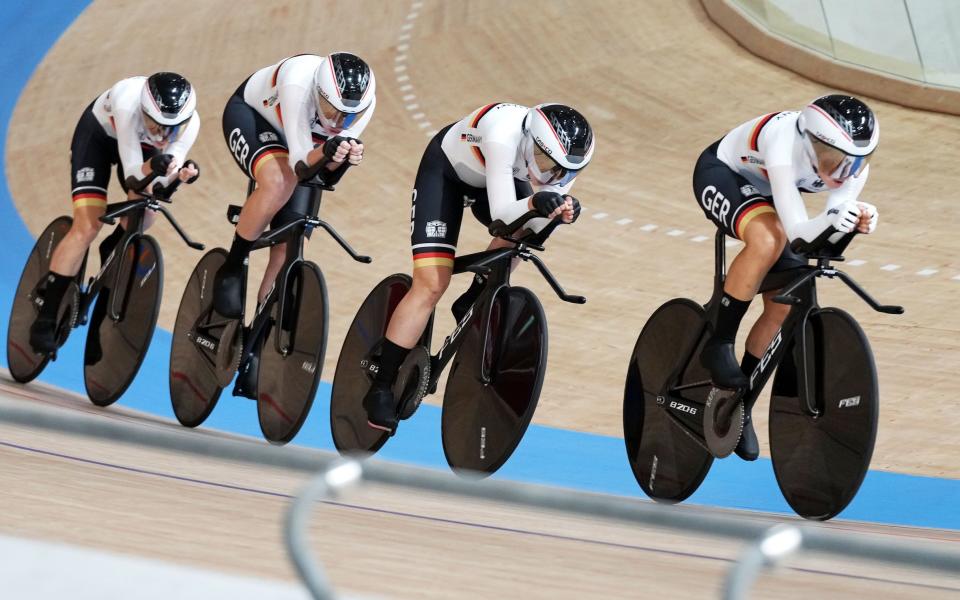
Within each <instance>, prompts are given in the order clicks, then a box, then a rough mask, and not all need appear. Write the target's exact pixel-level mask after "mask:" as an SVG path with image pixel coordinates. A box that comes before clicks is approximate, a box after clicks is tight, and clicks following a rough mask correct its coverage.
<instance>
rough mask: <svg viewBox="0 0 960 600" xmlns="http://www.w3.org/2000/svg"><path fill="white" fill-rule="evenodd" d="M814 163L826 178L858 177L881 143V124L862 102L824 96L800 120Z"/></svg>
mask: <svg viewBox="0 0 960 600" xmlns="http://www.w3.org/2000/svg"><path fill="white" fill-rule="evenodd" d="M797 128H798V129H799V130H800V133H801V134H802V135H803V145H804V149H805V150H806V153H807V156H808V157H809V158H810V162H812V163H813V166H814V168H815V169H816V171H817V173H818V174H819V175H820V176H821V177H822V176H824V175H827V176H829V177H830V178H832V179H835V180H838V181H843V180H845V179H847V178H848V177H856V176H858V175H859V174H860V173H862V172H863V169H864V168H865V167H866V166H867V164H868V163H869V162H870V157H871V156H872V155H873V151H874V150H876V149H877V143H878V142H879V141H880V122H879V121H878V120H877V118H876V116H875V115H874V114H873V111H872V110H870V108H869V107H868V106H867V105H866V104H864V103H863V102H862V101H860V100H858V99H856V98H854V97H852V96H844V95H841V94H831V95H829V96H821V97H820V98H817V99H816V100H814V101H813V102H811V103H810V104H808V105H807V106H806V107H804V109H803V110H802V111H800V116H799V118H798V119H797Z"/></svg>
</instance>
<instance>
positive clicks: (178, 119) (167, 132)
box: [140, 72, 197, 141]
mask: <svg viewBox="0 0 960 600" xmlns="http://www.w3.org/2000/svg"><path fill="white" fill-rule="evenodd" d="M196 108H197V93H196V92H195V91H194V90H193V86H192V85H190V82H189V81H187V80H186V79H185V78H184V77H183V76H182V75H178V74H176V73H168V72H160V73H154V74H153V75H151V76H150V77H147V80H146V81H145V82H144V84H143V90H141V92H140V110H141V111H143V115H144V117H146V118H148V119H150V120H151V121H153V122H154V123H156V124H157V125H159V126H160V135H159V136H152V135H151V137H157V138H159V139H172V138H174V137H176V135H177V132H178V131H179V130H180V127H181V126H182V125H183V124H184V123H186V122H187V121H189V120H190V117H192V116H193V113H194V111H195V110H196ZM159 139H158V141H159Z"/></svg>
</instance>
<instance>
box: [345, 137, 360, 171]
mask: <svg viewBox="0 0 960 600" xmlns="http://www.w3.org/2000/svg"><path fill="white" fill-rule="evenodd" d="M347 160H349V161H350V164H351V165H353V166H357V165H359V164H360V161H361V160H363V142H361V141H360V140H350V153H349V154H348V155H347Z"/></svg>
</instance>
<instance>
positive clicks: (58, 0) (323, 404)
mask: <svg viewBox="0 0 960 600" xmlns="http://www.w3.org/2000/svg"><path fill="white" fill-rule="evenodd" d="M87 4H89V2H88V1H86V0H81V1H69V2H68V1H64V0H30V1H24V0H8V1H7V2H6V3H5V5H4V6H5V9H4V10H3V11H2V12H0V32H2V37H0V39H3V40H4V42H5V46H6V47H5V52H3V53H0V72H3V73H4V75H5V78H4V82H5V83H4V84H3V89H0V158H2V160H0V222H2V223H3V224H4V225H3V230H2V231H3V237H4V242H5V246H6V256H7V258H6V260H3V261H0V335H2V338H3V339H4V340H5V339H6V329H7V318H8V317H7V315H9V313H10V305H11V301H12V295H13V293H14V291H15V289H16V285H17V281H18V280H19V277H20V269H21V267H22V264H23V261H24V260H25V258H26V256H27V254H28V253H29V251H30V248H31V247H32V246H33V243H34V240H33V238H32V237H31V235H30V234H29V233H28V232H27V229H26V227H25V226H24V224H23V221H22V219H21V218H20V215H19V214H18V213H17V210H16V208H15V207H14V205H13V202H12V200H11V197H10V191H9V189H8V188H7V183H6V172H5V167H6V140H7V131H8V125H9V122H10V118H11V116H12V114H13V108H14V106H15V104H16V101H17V99H18V98H19V96H20V94H21V92H22V91H23V88H24V86H25V85H26V83H27V80H28V79H29V77H30V75H31V73H33V71H34V69H35V68H36V67H37V65H38V64H39V63H40V61H41V59H42V58H43V56H44V55H45V54H46V52H47V50H48V49H49V48H50V47H52V45H53V44H54V43H55V42H56V40H57V38H58V37H59V36H60V34H61V33H62V32H64V31H65V30H66V29H67V28H68V27H69V25H70V24H71V23H72V22H73V21H74V19H76V17H77V16H78V15H79V14H80V13H81V12H82V11H83V9H84V8H85V7H86V6H87ZM109 83H111V82H103V85H104V87H106V86H107V85H108V84H109ZM82 101H84V102H86V101H88V100H82ZM65 126H67V125H65ZM68 126H72V124H70V125H68ZM64 166H65V167H66V163H64ZM63 177H64V181H66V177H67V173H66V171H64V173H63ZM64 190H65V191H64V206H63V208H64V212H66V211H67V208H68V196H67V193H66V187H65V188H64ZM54 216H56V215H50V218H51V219H52V218H53V217H54ZM371 283H372V282H371ZM333 284H334V285H335V282H333ZM176 295H177V296H179V294H176ZM83 339H84V332H83V331H78V332H75V333H74V335H73V336H72V338H71V339H70V341H69V342H68V343H67V344H66V345H65V346H64V347H63V349H62V350H61V352H60V357H59V359H58V360H57V361H56V362H55V363H53V364H51V365H50V366H49V367H48V368H47V369H46V371H44V373H43V374H42V376H41V379H42V380H43V381H45V382H48V383H51V384H54V385H57V386H60V387H63V388H66V389H69V390H72V391H76V392H79V393H81V394H82V393H84V386H83V373H82V368H81V365H82V359H81V357H82V349H83V346H82V344H83ZM332 342H334V343H332V344H331V349H332V350H335V349H336V348H337V347H338V344H339V342H340V340H332ZM4 346H5V343H4ZM169 351H170V333H169V332H168V331H162V330H158V331H157V334H156V336H155V338H154V340H153V344H152V346H151V348H150V352H149V353H148V354H147V357H146V360H145V361H144V364H143V367H142V369H141V371H140V374H139V376H138V377H137V379H136V381H134V383H133V385H131V387H130V389H129V390H128V391H127V393H126V395H125V396H124V397H123V398H122V399H121V400H120V403H121V404H122V405H123V406H126V407H129V408H134V409H138V410H142V411H146V412H149V413H152V414H156V415H160V416H164V417H170V418H172V417H173V413H172V411H171V408H170V400H169V396H168V387H167V359H168V354H169ZM4 364H6V357H4ZM548 376H549V375H548ZM329 398H330V385H329V384H328V383H323V384H322V385H321V387H320V390H319V392H318V393H317V399H316V402H315V403H314V406H313V410H312V413H311V416H310V418H309V419H307V422H306V424H305V425H304V427H303V430H302V431H301V432H300V434H299V435H298V436H297V438H296V442H295V443H296V444H298V445H303V446H310V447H315V448H323V449H331V450H332V449H333V443H332V439H331V437H330V425H329V416H328V415H329ZM606 401H608V402H614V403H616V404H619V403H620V402H621V399H620V398H608V399H606ZM206 426H207V427H210V428H213V429H220V430H224V431H230V432H234V433H239V434H245V435H251V436H255V437H260V431H259V428H258V425H257V413H256V405H255V404H254V403H253V402H251V401H247V400H240V399H236V398H233V397H231V396H229V395H228V393H225V394H224V396H223V397H222V398H221V401H220V404H219V405H218V406H217V408H216V410H214V412H213V415H212V416H211V417H210V419H209V420H208V421H207V423H206ZM379 456H381V457H382V458H385V459H388V460H396V461H401V462H406V463H412V464H418V465H423V466H428V467H436V468H440V469H446V461H445V459H444V456H443V449H442V447H441V443H440V409H438V408H436V407H433V406H426V405H425V406H423V407H421V408H420V410H419V411H418V412H417V414H416V416H415V417H414V418H413V419H411V420H410V421H405V422H404V423H403V425H402V427H401V429H400V432H399V433H398V434H397V436H396V437H395V438H394V439H393V440H391V441H390V443H389V444H388V445H387V446H386V447H385V448H384V449H383V450H382V451H381V452H380V454H379ZM497 477H499V478H503V479H514V480H522V481H531V482H537V483H545V484H550V485H558V486H564V487H569V488H576V489H581V490H587V491H592V492H601V493H608V494H619V495H626V496H637V497H643V494H642V492H641V491H640V488H639V486H638V485H637V483H636V481H635V480H634V479H633V475H632V473H631V471H630V467H629V465H628V463H627V459H626V452H625V450H624V445H623V440H622V439H620V438H614V437H608V436H601V435H592V434H587V433H579V432H575V431H567V430H561V429H554V428H551V427H542V426H537V425H533V426H531V427H530V429H529V430H528V432H527V435H526V437H525V439H524V440H523V443H522V444H521V445H520V447H519V448H518V449H517V451H516V453H515V454H514V455H513V457H512V458H511V459H510V461H509V462H508V463H507V464H506V466H504V467H503V468H502V469H501V470H500V471H499V473H498V474H497ZM687 502H688V503H690V504H703V505H711V506H721V507H727V508H738V509H747V510H758V511H765V512H776V513H787V514H790V513H791V511H790V507H789V506H788V505H787V504H786V502H785V501H784V500H783V498H782V497H781V495H780V491H779V489H778V487H777V483H776V480H775V478H774V475H773V468H772V466H771V463H770V461H769V460H768V459H760V460H758V461H757V462H756V463H752V464H749V463H745V462H742V461H740V460H737V459H736V458H732V459H728V460H722V461H716V462H715V463H714V467H713V469H712V471H711V472H710V474H709V476H708V477H707V479H706V481H705V482H704V484H703V485H702V486H701V487H700V489H699V490H698V491H697V492H696V494H694V495H693V496H692V497H691V498H690V499H689V500H688V501H687ZM841 516H842V518H844V519H851V520H857V521H869V522H875V523H886V524H894V525H907V526H918V527H934V528H941V529H955V530H960V480H954V479H938V478H934V477H919V476H915V475H906V474H901V473H890V472H882V471H871V472H870V473H869V474H868V475H867V478H866V480H865V481H864V484H863V487H862V488H861V489H860V493H859V495H858V496H857V498H856V499H855V500H854V501H853V503H851V505H850V506H849V507H848V508H847V510H845V511H844V512H843V514H842V515H841Z"/></svg>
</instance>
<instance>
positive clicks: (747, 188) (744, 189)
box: [740, 184, 761, 198]
mask: <svg viewBox="0 0 960 600" xmlns="http://www.w3.org/2000/svg"><path fill="white" fill-rule="evenodd" d="M740 193H741V194H743V196H744V197H745V198H749V197H750V196H760V195H761V194H760V190H758V189H757V188H756V187H754V186H752V185H750V184H747V185H743V186H740Z"/></svg>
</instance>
